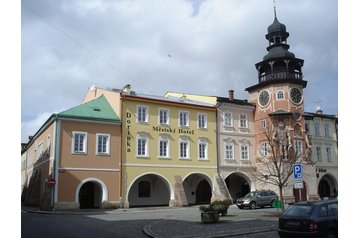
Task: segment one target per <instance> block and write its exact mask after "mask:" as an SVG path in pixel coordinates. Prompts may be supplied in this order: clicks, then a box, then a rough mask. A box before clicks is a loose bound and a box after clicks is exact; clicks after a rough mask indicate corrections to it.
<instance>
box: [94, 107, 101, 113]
mask: <svg viewBox="0 0 358 238" xmlns="http://www.w3.org/2000/svg"><path fill="white" fill-rule="evenodd" d="M92 109H93V111H96V112H100V111H101V108H100V107H96V106H94V107H92Z"/></svg>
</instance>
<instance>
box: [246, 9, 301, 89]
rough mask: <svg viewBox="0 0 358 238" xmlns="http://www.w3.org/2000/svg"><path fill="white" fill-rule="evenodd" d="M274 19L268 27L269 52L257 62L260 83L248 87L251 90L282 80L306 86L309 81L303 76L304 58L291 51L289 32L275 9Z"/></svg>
mask: <svg viewBox="0 0 358 238" xmlns="http://www.w3.org/2000/svg"><path fill="white" fill-rule="evenodd" d="M274 15H275V18H274V21H273V23H272V24H271V25H270V26H269V27H268V28H267V34H266V36H265V37H266V39H267V40H268V42H269V46H268V47H267V48H266V49H267V51H268V53H267V54H266V55H265V56H264V57H263V60H262V61H261V62H259V63H257V64H256V65H255V66H256V70H257V73H258V79H259V83H258V84H256V85H254V86H251V87H249V88H247V89H246V91H249V92H250V91H251V90H254V89H257V88H262V87H264V86H267V85H268V84H276V83H282V82H291V83H295V84H299V85H301V86H302V87H303V88H305V87H306V84H307V82H306V81H304V80H303V77H302V71H301V69H302V66H303V62H304V61H303V60H302V59H299V58H296V57H295V54H293V53H291V52H290V51H289V48H290V46H289V45H288V44H287V38H288V37H289V33H288V32H287V31H286V26H285V25H284V24H282V23H280V22H279V21H278V19H277V16H276V8H275V9H274Z"/></svg>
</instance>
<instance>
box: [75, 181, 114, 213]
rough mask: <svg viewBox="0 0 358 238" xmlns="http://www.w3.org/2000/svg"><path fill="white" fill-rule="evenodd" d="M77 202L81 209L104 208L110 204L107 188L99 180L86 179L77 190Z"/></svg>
mask: <svg viewBox="0 0 358 238" xmlns="http://www.w3.org/2000/svg"><path fill="white" fill-rule="evenodd" d="M75 202H76V203H77V204H79V207H80V208H104V207H106V205H107V202H108V189H107V186H106V185H105V184H104V183H103V182H102V181H101V180H99V179H97V178H93V177H91V178H86V179H84V180H82V181H81V182H80V183H79V184H78V186H77V188H76V195H75Z"/></svg>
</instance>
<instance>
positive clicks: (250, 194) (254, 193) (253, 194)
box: [244, 192, 257, 198]
mask: <svg viewBox="0 0 358 238" xmlns="http://www.w3.org/2000/svg"><path fill="white" fill-rule="evenodd" d="M256 194H257V192H251V193H248V194H246V195H245V197H244V198H247V197H255V195H256Z"/></svg>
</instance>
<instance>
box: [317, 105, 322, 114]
mask: <svg viewBox="0 0 358 238" xmlns="http://www.w3.org/2000/svg"><path fill="white" fill-rule="evenodd" d="M316 113H317V114H322V113H323V111H322V109H321V107H320V106H317V107H316Z"/></svg>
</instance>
